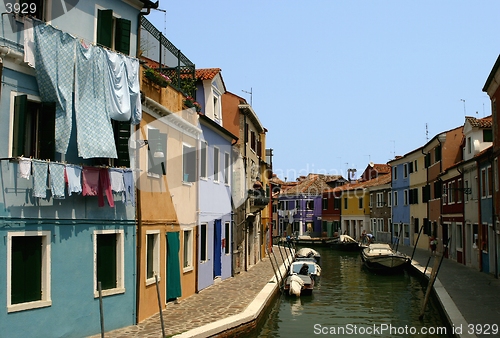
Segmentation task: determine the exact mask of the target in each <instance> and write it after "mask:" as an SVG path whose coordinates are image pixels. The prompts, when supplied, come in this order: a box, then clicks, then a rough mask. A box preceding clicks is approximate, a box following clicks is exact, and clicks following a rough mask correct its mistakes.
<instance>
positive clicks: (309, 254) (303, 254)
mask: <svg viewBox="0 0 500 338" xmlns="http://www.w3.org/2000/svg"><path fill="white" fill-rule="evenodd" d="M295 258H314V259H315V260H316V263H318V264H321V255H320V254H319V252H317V251H316V250H314V249H311V248H301V249H300V250H297V252H296V253H295Z"/></svg>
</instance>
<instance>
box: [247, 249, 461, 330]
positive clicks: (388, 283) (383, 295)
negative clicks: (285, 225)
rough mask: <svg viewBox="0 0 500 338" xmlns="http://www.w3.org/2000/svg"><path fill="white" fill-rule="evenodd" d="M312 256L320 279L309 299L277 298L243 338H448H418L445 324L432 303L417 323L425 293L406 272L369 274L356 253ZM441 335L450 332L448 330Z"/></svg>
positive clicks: (326, 251)
mask: <svg viewBox="0 0 500 338" xmlns="http://www.w3.org/2000/svg"><path fill="white" fill-rule="evenodd" d="M318 251H319V252H320V253H321V261H322V262H321V268H322V275H321V279H320V281H319V282H318V283H317V284H316V286H315V288H314V291H313V294H312V296H302V297H300V298H296V297H291V296H284V295H281V296H278V298H277V299H276V301H275V302H274V304H272V306H271V308H270V310H269V315H266V316H264V318H265V319H264V322H263V323H260V325H259V327H258V329H257V330H255V332H253V333H252V334H251V335H248V336H247V337H252V338H253V337H287V338H288V337H310V336H313V335H317V334H320V335H324V334H325V333H327V334H326V335H330V334H331V333H332V330H335V331H336V335H337V336H347V331H345V332H346V333H345V334H344V335H342V334H339V333H338V331H339V330H348V329H350V330H351V331H350V334H349V335H348V336H349V337H409V336H413V335H415V334H410V332H409V330H410V329H415V330H417V331H416V334H417V335H418V337H450V336H451V334H448V335H447V334H438V333H436V332H432V334H420V333H421V330H422V329H424V330H426V329H428V331H436V330H438V329H439V330H441V328H442V327H445V326H447V324H446V320H445V319H444V318H443V316H442V314H441V313H440V311H439V307H438V305H437V302H436V301H435V300H434V299H431V301H430V303H429V304H428V306H427V309H426V312H425V316H424V318H423V320H422V321H421V320H419V318H418V317H419V314H420V309H421V306H422V301H423V298H424V295H425V290H424V289H423V288H422V285H421V284H420V282H419V280H418V279H417V278H416V277H414V276H411V275H409V274H408V273H406V272H402V273H400V274H397V275H376V274H373V273H372V272H370V271H367V270H366V269H364V267H363V264H362V262H361V259H360V256H359V253H346V252H339V251H333V250H330V249H328V248H318ZM391 328H392V333H391V332H389V329H391ZM405 328H406V329H405ZM354 329H356V331H355V332H356V333H358V334H355V332H354ZM382 329H385V331H380V330H382ZM321 330H322V331H321ZM370 330H371V331H370ZM377 330H378V331H377ZM443 330H444V329H443ZM445 330H446V332H448V333H450V331H451V329H450V328H449V327H448V328H446V329H445ZM368 331H369V333H371V334H367V333H368ZM372 331H375V332H372ZM403 331H404V332H403ZM360 333H361V334H360ZM331 335H333V334H331Z"/></svg>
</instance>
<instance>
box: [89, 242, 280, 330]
mask: <svg viewBox="0 0 500 338" xmlns="http://www.w3.org/2000/svg"><path fill="white" fill-rule="evenodd" d="M275 248H276V247H275ZM277 250H278V249H275V253H276V259H277V261H278V263H279V265H281V264H282V262H283V261H282V259H281V255H280V254H279V251H277ZM282 250H284V249H282ZM283 253H284V251H283ZM273 263H274V264H275V265H276V263H275V261H274V259H273ZM274 276H275V274H274V271H273V267H272V265H271V260H270V258H264V259H263V260H262V261H261V262H258V263H257V264H256V265H254V266H252V267H251V268H250V269H249V270H248V271H244V272H241V273H240V274H237V275H236V276H234V277H231V278H228V279H226V280H223V281H221V282H219V283H217V284H215V285H212V286H210V287H208V288H206V289H204V290H202V291H201V292H200V293H197V294H194V295H192V296H190V297H188V298H186V299H184V300H182V301H180V302H179V303H178V304H174V303H173V302H169V303H167V307H166V309H164V310H163V321H164V326H165V335H166V336H167V337H171V336H174V335H177V334H180V333H183V332H186V331H189V330H192V329H195V328H199V327H201V326H204V325H206V324H210V323H213V322H216V321H218V320H221V319H224V318H228V317H231V316H234V315H237V314H240V313H242V312H243V311H244V310H245V309H246V308H247V307H248V306H249V305H250V304H251V303H252V301H254V299H255V298H256V297H257V295H258V294H259V293H260V292H261V291H262V290H263V289H264V287H265V286H266V285H267V284H268V283H269V282H270V280H271V279H273V277H274ZM274 285H275V284H274ZM100 336H101V335H100V334H99V335H94V336H92V338H99V337H100ZM105 337H107V338H121V337H137V338H139V337H141V338H142V337H146V338H153V337H155V338H156V337H162V330H161V322H160V316H159V314H156V315H154V316H151V317H150V318H148V319H146V320H144V321H142V322H141V323H139V324H137V325H133V326H129V327H125V328H122V329H118V330H114V331H110V332H106V333H105Z"/></svg>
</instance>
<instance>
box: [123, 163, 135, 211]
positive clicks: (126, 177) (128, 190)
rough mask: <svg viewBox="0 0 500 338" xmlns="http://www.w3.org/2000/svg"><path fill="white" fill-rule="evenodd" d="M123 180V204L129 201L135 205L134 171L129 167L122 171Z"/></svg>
mask: <svg viewBox="0 0 500 338" xmlns="http://www.w3.org/2000/svg"><path fill="white" fill-rule="evenodd" d="M123 181H124V183H125V204H128V203H129V202H130V204H132V206H134V207H135V187H134V173H133V172H132V170H131V169H128V170H124V171H123Z"/></svg>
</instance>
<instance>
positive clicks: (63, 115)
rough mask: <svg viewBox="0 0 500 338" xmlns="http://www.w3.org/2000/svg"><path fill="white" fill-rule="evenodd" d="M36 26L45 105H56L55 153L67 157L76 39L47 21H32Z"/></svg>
mask: <svg viewBox="0 0 500 338" xmlns="http://www.w3.org/2000/svg"><path fill="white" fill-rule="evenodd" d="M33 26H34V28H33V34H34V40H35V64H36V80H37V82H38V89H39V92H40V97H41V99H42V102H55V103H56V122H55V141H56V151H57V152H59V153H62V154H66V151H67V149H68V144H69V138H70V135H71V127H72V115H73V82H74V69H75V46H76V45H77V44H76V39H75V38H74V37H72V36H71V35H69V34H68V33H64V32H62V31H60V30H58V29H56V28H54V27H52V26H50V25H47V24H45V23H44V22H38V21H33ZM113 145H114V142H113Z"/></svg>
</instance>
